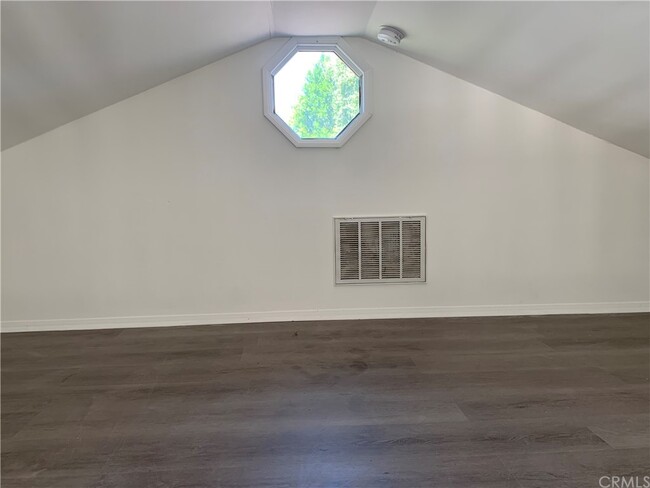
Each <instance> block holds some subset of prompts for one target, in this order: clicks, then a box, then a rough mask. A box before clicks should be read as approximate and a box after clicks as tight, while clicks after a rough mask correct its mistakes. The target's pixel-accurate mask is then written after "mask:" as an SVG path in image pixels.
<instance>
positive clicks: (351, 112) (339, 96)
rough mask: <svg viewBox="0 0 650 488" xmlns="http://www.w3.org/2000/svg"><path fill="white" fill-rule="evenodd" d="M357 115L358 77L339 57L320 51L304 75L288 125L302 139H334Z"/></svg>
mask: <svg viewBox="0 0 650 488" xmlns="http://www.w3.org/2000/svg"><path fill="white" fill-rule="evenodd" d="M328 54H329V53H328ZM358 114H359V77H358V76H357V75H356V73H355V72H354V71H352V70H351V69H350V68H349V67H348V65H346V64H345V63H344V62H343V61H341V59H340V58H339V57H338V56H328V55H326V54H325V53H323V54H322V55H321V56H320V58H319V60H318V62H317V63H316V64H315V65H314V67H313V68H312V69H311V70H309V72H308V73H307V76H306V77H305V85H304V86H303V89H302V95H300V98H299V99H298V103H297V104H296V105H295V106H294V107H293V117H292V118H291V123H290V124H289V125H290V126H291V128H292V129H293V130H294V131H295V132H296V134H298V135H299V136H300V137H301V138H303V139H333V138H335V137H336V136H338V135H339V134H340V133H341V131H342V130H343V129H345V127H346V126H347V125H348V124H349V123H350V122H351V121H352V120H353V119H354V118H355V117H356V116H357V115H358Z"/></svg>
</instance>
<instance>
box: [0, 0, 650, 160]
mask: <svg viewBox="0 0 650 488" xmlns="http://www.w3.org/2000/svg"><path fill="white" fill-rule="evenodd" d="M649 9H650V4H648V3H647V2H427V1H421V2H402V1H396V2H390V1H379V2H375V1H359V2H348V1H324V2H312V1H286V2H285V1H268V0H267V1H260V2H255V1H252V2H245V1H244V2H6V1H5V2H2V147H3V149H6V148H8V147H11V146H13V145H16V144H19V143H21V142H24V141H26V140H28V139H30V138H32V137H35V136H37V135H40V134H42V133H44V132H47V131H49V130H51V129H54V128H56V127H58V126H60V125H63V124H65V123H67V122H70V121H72V120H75V119H77V118H79V117H82V116H84V115H87V114H89V113H92V112H94V111H96V110H99V109H101V108H103V107H106V106H108V105H110V104H113V103H115V102H118V101H120V100H123V99H125V98H128V97H130V96H133V95H135V94H137V93H139V92H141V91H144V90H146V89H149V88H152V87H154V86H156V85H159V84H160V83H164V82H165V81H168V80H170V79H172V78H175V77H177V76H180V75H182V74H185V73H187V72H189V71H192V70H194V69H197V68H200V67H201V66H204V65H206V64H209V63H211V62H214V61H217V60H219V59H221V58H223V57H225V56H227V55H229V54H232V53H234V52H237V51H239V50H241V49H244V48H246V47H248V46H250V45H252V44H255V43H257V42H260V41H262V40H265V39H268V38H270V37H274V36H291V35H344V36H363V37H366V38H368V39H371V40H375V39H376V38H375V36H376V33H377V30H378V27H379V26H380V25H381V24H389V25H394V26H397V27H399V28H401V29H403V30H404V31H405V32H406V34H407V37H406V39H405V40H404V41H403V42H402V44H401V46H400V47H399V48H398V49H397V50H399V51H400V52H403V53H404V54H407V55H409V56H412V57H414V58H416V59H419V60H420V61H423V62H425V63H427V64H429V65H431V66H433V67H435V68H438V69H441V70H444V71H447V72H449V73H451V74H453V75H455V76H458V77H459V78H462V79H465V80H467V81H469V82H471V83H475V84H476V85H479V86H482V87H484V88H486V89H488V90H491V91H493V92H495V93H498V94H500V95H503V96H504V97H507V98H510V99H512V100H514V101H516V102H519V103H521V104H523V105H526V106H528V107H531V108H533V109H535V110H538V111H540V112H542V113H545V114H547V115H550V116H552V117H554V118H556V119H559V120H561V121H563V122H565V123H567V124H569V125H572V126H574V127H576V128H578V129H581V130H583V131H585V132H588V133H590V134H593V135H595V136H597V137H600V138H602V139H605V140H607V141H609V142H612V143H614V144H617V145H619V146H621V147H624V148H626V149H629V150H631V151H634V152H636V153H638V154H641V155H644V156H645V157H649V156H650V147H649V146H650V142H649V133H650V122H649V119H650V115H649V111H650V96H649V92H650V88H649V86H650V48H649V41H650V39H649V37H650V28H649V14H650V10H649ZM387 49H388V48H387ZM215 89H218V87H215Z"/></svg>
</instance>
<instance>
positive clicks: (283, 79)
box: [264, 38, 370, 147]
mask: <svg viewBox="0 0 650 488" xmlns="http://www.w3.org/2000/svg"><path fill="white" fill-rule="evenodd" d="M346 48H347V49H346ZM347 50H349V47H348V46H347V45H346V44H345V43H344V41H343V40H342V39H340V38H327V39H324V38H309V39H305V38H302V39H301V38H293V39H291V40H290V41H289V42H288V43H287V44H286V45H285V46H284V47H283V48H282V49H281V50H280V52H279V53H278V54H277V55H276V56H275V57H274V58H273V59H272V60H271V61H270V62H269V64H267V66H266V67H265V69H264V105H265V110H264V112H265V115H266V116H267V118H268V119H269V120H270V121H271V122H272V123H273V124H274V125H275V126H276V127H277V128H278V129H280V131H281V132H282V133H284V135H285V136H287V137H288V138H289V140H291V142H293V143H294V145H296V146H298V147H306V146H317V147H339V146H341V145H343V144H344V143H345V142H346V141H347V140H348V139H349V138H350V137H351V136H352V134H353V133H354V132H355V131H356V130H357V129H358V128H359V127H360V126H361V125H362V124H363V123H364V122H365V121H366V120H367V119H368V118H369V117H370V111H369V109H368V86H369V84H368V76H369V70H368V69H367V68H362V67H361V66H360V65H359V63H358V61H353V60H352V58H351V57H350V56H349V55H348V54H347V52H346V51H347Z"/></svg>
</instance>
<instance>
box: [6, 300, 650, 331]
mask: <svg viewBox="0 0 650 488" xmlns="http://www.w3.org/2000/svg"><path fill="white" fill-rule="evenodd" d="M639 312H650V302H604V303H549V304H516V305H462V306H433V307H393V308H347V309H321V310H283V311H270V312H235V313H211V314H186V315H149V316H135V317H99V318H80V319H50V320H6V321H3V322H2V323H1V327H0V330H1V331H2V332H3V333H4V332H31V331H53V330H86V329H115V328H118V329H119V328H133V327H171V326H181V325H220V324H238V323H246V322H295V321H309V320H351V319H352V320H354V319H389V318H425V317H476V316H507V315H557V314H606V313H639Z"/></svg>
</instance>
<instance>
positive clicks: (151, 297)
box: [2, 38, 650, 330]
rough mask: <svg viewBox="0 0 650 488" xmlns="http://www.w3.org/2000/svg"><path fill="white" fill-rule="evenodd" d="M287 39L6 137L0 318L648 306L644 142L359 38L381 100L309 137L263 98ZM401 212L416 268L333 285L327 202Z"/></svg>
mask: <svg viewBox="0 0 650 488" xmlns="http://www.w3.org/2000/svg"><path fill="white" fill-rule="evenodd" d="M284 42H285V40H282V39H273V40H270V41H266V42H263V43H261V44H258V45H256V46H254V47H252V48H249V49H247V50H245V51H242V52H240V53H238V54H235V55H233V56H230V57H228V58H225V59H223V60H221V61H219V62H217V63H214V64H212V65H209V66H206V67H205V68H202V69H200V70H198V71H194V72H192V73H189V74H187V75H185V76H182V77H180V78H177V79H175V80H172V81H170V82H168V83H165V84H163V85H160V86H158V87H156V88H154V89H151V90H149V91H146V92H144V93H142V94H140V95H137V96H135V97H132V98H130V99H127V100H125V101H123V102H120V103H118V104H116V105H113V106H110V107H108V108H106V109H103V110H101V111H99V112H96V113H94V114H91V115H89V116H86V117H84V118H82V119H79V120H77V121H75V122H72V123H70V124H67V125H65V126H62V127H60V128H58V129H56V130H54V131H51V132H49V133H46V134H44V135H42V136H39V137H37V138H35V139H32V140H30V141H28V142H26V143H23V144H20V145H18V146H15V147H13V148H11V149H8V150H6V151H4V152H3V153H2V318H3V323H4V324H5V328H6V329H5V330H11V329H12V328H13V329H15V330H18V329H21V328H22V329H28V328H30V327H31V328H39V327H42V328H47V327H48V324H50V325H51V326H52V328H67V327H85V326H101V325H102V324H104V325H105V326H109V325H116V324H117V325H119V324H122V325H133V324H145V323H146V324H152V325H155V324H156V323H170V324H171V323H195V322H207V323H211V322H220V321H241V320H257V319H259V320H266V319H269V320H271V319H275V320H290V319H294V318H319V317H352V316H354V317H364V316H409V315H427V314H431V315H436V314H443V315H444V314H451V315H453V314H462V313H463V310H466V311H468V312H471V311H472V310H474V311H477V313H478V312H480V313H486V312H489V311H490V310H493V311H494V312H495V313H509V311H511V312H512V313H514V312H518V313H526V312H527V311H529V312H531V313H534V312H535V311H539V310H542V311H544V310H546V311H547V312H549V313H551V312H554V311H572V310H573V311H589V310H594V311H626V310H644V309H647V303H648V293H649V290H648V281H649V277H648V269H649V265H650V263H649V258H648V254H649V248H650V245H649V239H648V235H649V221H650V218H649V205H648V197H649V172H648V167H649V165H648V160H647V159H645V158H643V157H641V156H639V155H636V154H633V153H631V152H629V151H626V150H624V149H621V148H619V147H616V146H614V145H612V144H609V143H606V142H604V141H602V140H600V139H597V138H595V137H593V136H590V135H588V134H585V133H583V132H580V131H578V130H576V129H573V128H571V127H569V126H567V125H564V124H562V123H560V122H558V121H555V120H553V119H551V118H549V117H546V116H544V115H542V114H540V113H538V112H535V111H533V110H530V109H528V108H525V107H523V106H521V105H518V104H516V103H514V102H511V101H509V100H507V99H504V98H502V97H500V96H497V95H495V94H493V93H490V92H488V91H486V90H483V89H480V88H477V87H476V86H473V85H471V84H469V83H466V82H464V81H461V80H459V79H457V78H454V77H452V76H450V75H448V74H445V73H443V72H440V71H438V70H436V69H434V68H431V67H430V66H427V65H425V64H422V63H419V62H417V61H415V60H413V59H410V58H408V57H406V56H403V55H401V54H398V53H395V52H393V51H391V50H390V49H388V48H385V47H383V46H379V45H376V44H373V43H370V42H368V41H365V40H361V39H354V38H353V39H348V42H349V43H350V44H351V46H352V48H353V50H354V52H353V54H356V55H358V56H361V57H362V58H363V60H364V61H365V62H366V63H367V64H369V65H370V66H371V67H372V69H373V85H374V115H373V117H372V118H371V119H370V120H369V121H368V122H367V123H366V124H365V125H364V126H363V127H362V128H361V129H360V130H359V131H358V132H357V133H356V134H355V135H354V137H353V138H352V139H351V140H350V141H349V142H348V143H347V144H346V145H345V146H344V147H342V148H340V149H313V148H302V149H299V148H296V147H294V146H293V145H292V144H291V143H290V142H289V141H288V140H287V139H285V137H284V136H283V135H282V134H281V133H280V132H279V131H278V130H277V129H276V128H275V127H274V126H273V125H272V124H271V123H270V122H269V121H268V120H266V119H265V118H264V115H263V110H262V82H261V68H262V66H263V65H264V64H265V63H266V61H267V60H268V59H269V58H270V57H271V56H272V55H273V54H274V53H275V52H276V51H277V50H278V49H279V48H280V47H281V46H282V44H283V43H284ZM393 214H394V215H402V214H405V215H410V214H425V215H426V216H427V236H426V237H427V283H426V284H411V285H404V284H401V285H362V286H359V285H357V286H351V285H348V286H335V285H334V262H333V259H334V237H333V224H332V218H333V217H334V216H370V215H393ZM571 304H574V305H575V306H574V307H573V308H571V307H572V305H571ZM536 307H537V308H536ZM581 307H582V308H581ZM590 307H591V308H590ZM582 309H584V310H582ZM175 317H176V318H175ZM39 324H40V325H39ZM52 324H54V325H52ZM93 324H94V325H93Z"/></svg>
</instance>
